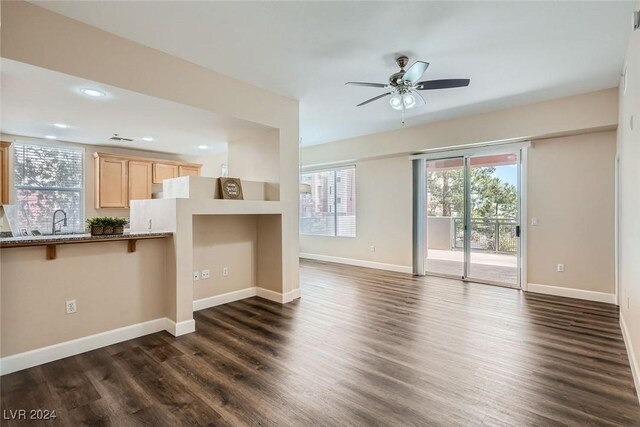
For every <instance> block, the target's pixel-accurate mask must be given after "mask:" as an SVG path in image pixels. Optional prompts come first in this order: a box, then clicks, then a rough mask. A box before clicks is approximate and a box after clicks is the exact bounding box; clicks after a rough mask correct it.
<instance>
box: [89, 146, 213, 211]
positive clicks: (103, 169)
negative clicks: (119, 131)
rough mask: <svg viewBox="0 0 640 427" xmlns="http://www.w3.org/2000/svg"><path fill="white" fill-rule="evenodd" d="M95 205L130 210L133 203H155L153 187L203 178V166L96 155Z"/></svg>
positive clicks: (123, 156) (97, 207) (112, 155)
mask: <svg viewBox="0 0 640 427" xmlns="http://www.w3.org/2000/svg"><path fill="white" fill-rule="evenodd" d="M93 157H94V160H95V174H94V176H95V194H94V199H95V200H94V205H95V207H96V209H99V208H128V207H129V206H130V203H129V202H130V201H131V200H144V199H151V194H152V191H153V184H156V183H157V184H161V183H162V180H164V179H169V178H176V177H178V176H199V175H200V168H201V167H202V165H200V164H197V163H186V162H179V161H171V160H160V159H151V158H145V157H133V156H126V155H120V154H109V153H94V154H93Z"/></svg>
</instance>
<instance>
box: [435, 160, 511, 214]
mask: <svg viewBox="0 0 640 427" xmlns="http://www.w3.org/2000/svg"><path fill="white" fill-rule="evenodd" d="M495 171H496V168H495V167H473V168H471V217H472V218H512V217H514V216H515V215H516V213H517V201H518V196H517V191H516V186H515V185H513V184H510V183H508V182H504V181H502V180H501V179H500V178H499V177H498V176H496V175H495ZM427 188H428V190H429V199H428V207H427V210H428V214H429V215H430V216H456V217H462V216H463V213H464V170H463V169H462V168H459V169H450V170H440V171H428V173H427Z"/></svg>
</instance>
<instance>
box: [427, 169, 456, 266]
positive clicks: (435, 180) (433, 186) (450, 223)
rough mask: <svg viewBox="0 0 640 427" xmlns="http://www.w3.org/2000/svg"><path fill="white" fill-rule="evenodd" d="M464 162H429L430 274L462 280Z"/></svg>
mask: <svg viewBox="0 0 640 427" xmlns="http://www.w3.org/2000/svg"><path fill="white" fill-rule="evenodd" d="M464 175H465V159H464V157H454V158H450V159H439V160H428V161H427V205H426V209H425V210H426V216H427V218H426V221H427V223H426V242H427V244H426V246H425V247H426V256H425V269H426V271H427V272H428V273H433V274H441V275H446V276H455V277H459V278H462V277H464V275H465V269H464V258H465V257H464V219H465V209H464V206H465V203H464V195H465V179H464Z"/></svg>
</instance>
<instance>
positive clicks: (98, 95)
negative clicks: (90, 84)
mask: <svg viewBox="0 0 640 427" xmlns="http://www.w3.org/2000/svg"><path fill="white" fill-rule="evenodd" d="M80 92H82V93H84V94H85V95H87V96H92V97H94V98H102V97H103V96H107V94H106V93H104V92H102V91H100V90H98V89H89V88H84V89H80Z"/></svg>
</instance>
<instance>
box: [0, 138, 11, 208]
mask: <svg viewBox="0 0 640 427" xmlns="http://www.w3.org/2000/svg"><path fill="white" fill-rule="evenodd" d="M10 145H11V143H9V142H4V141H2V142H0V205H8V204H9V146H10Z"/></svg>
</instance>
